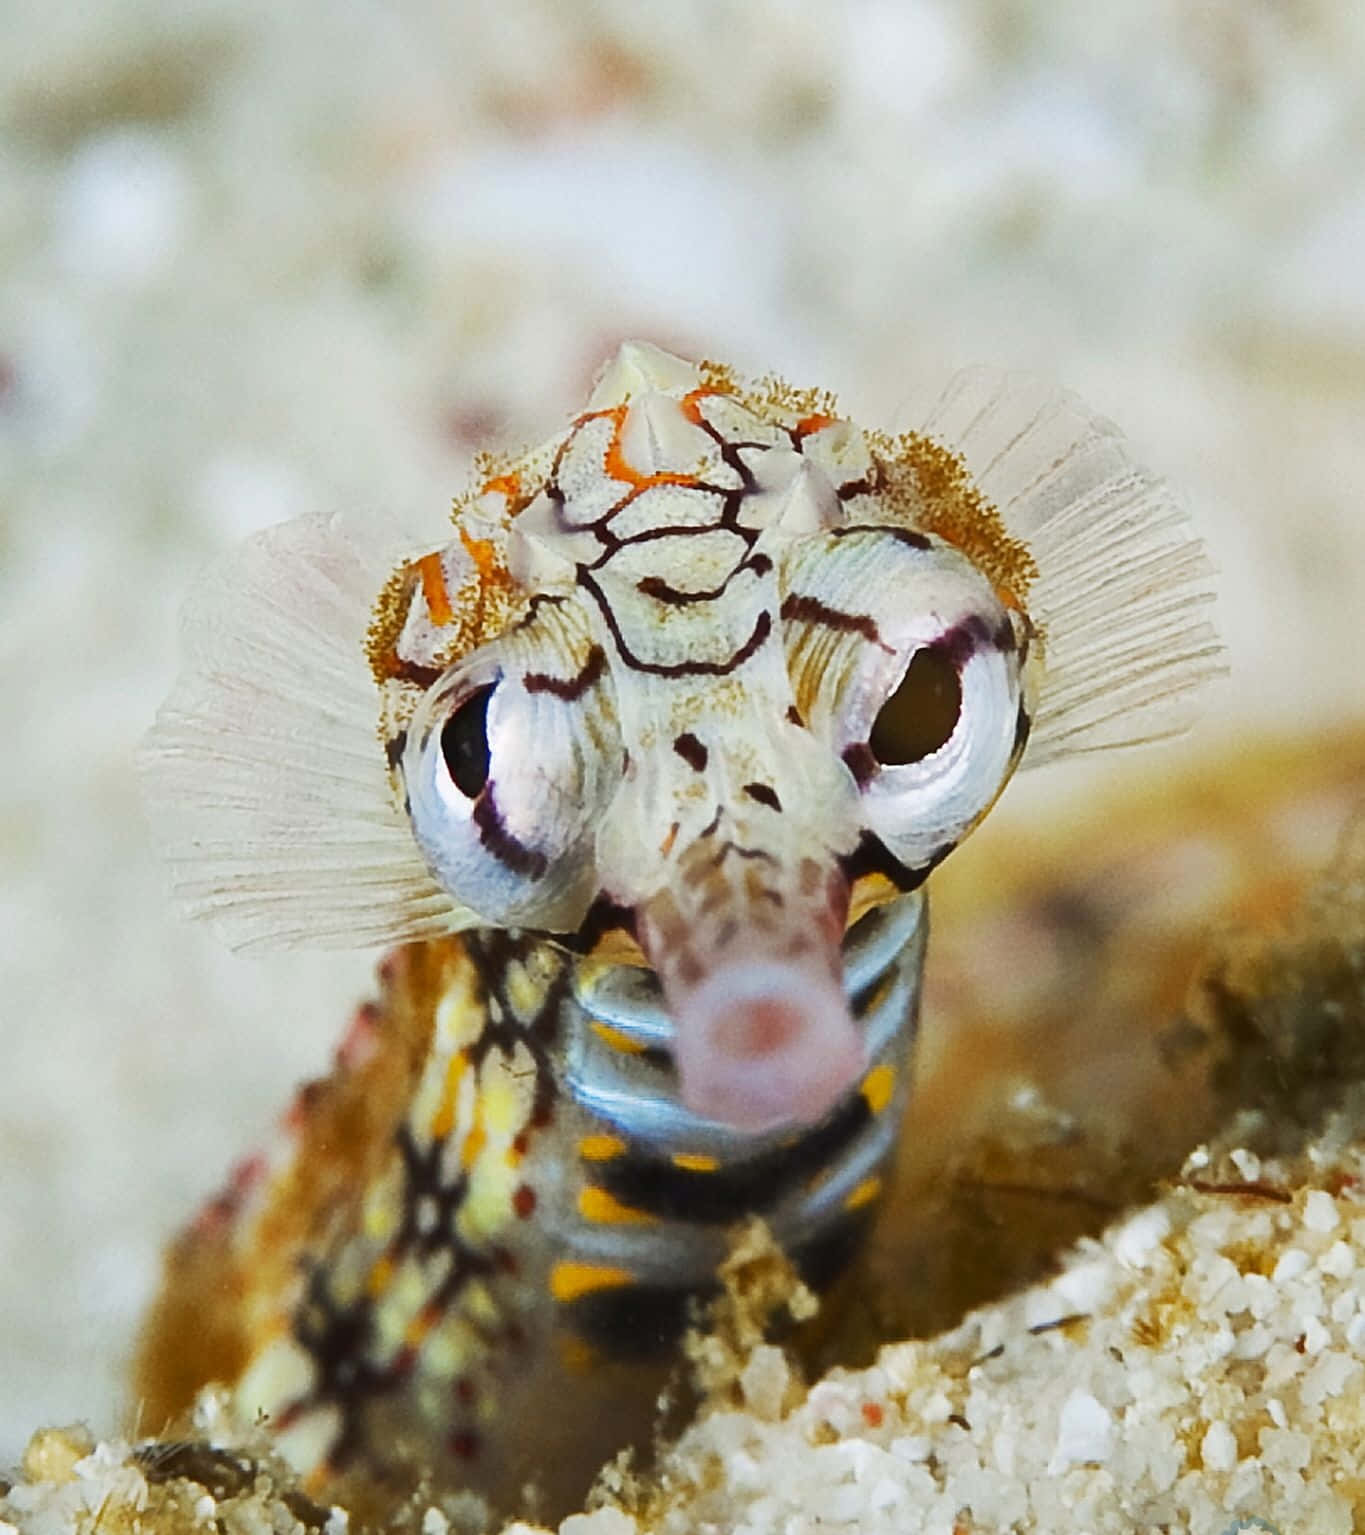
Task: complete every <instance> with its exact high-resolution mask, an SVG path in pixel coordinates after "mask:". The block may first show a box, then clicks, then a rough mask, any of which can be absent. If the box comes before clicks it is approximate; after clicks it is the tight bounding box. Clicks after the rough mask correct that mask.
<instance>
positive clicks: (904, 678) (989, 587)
mask: <svg viewBox="0 0 1365 1535" xmlns="http://www.w3.org/2000/svg"><path fill="white" fill-rule="evenodd" d="M783 575H784V577H785V581H786V588H787V595H786V596H785V598H784V621H785V631H784V643H785V646H786V650H787V665H788V671H789V674H790V675H791V678H792V684H793V690H794V693H795V696H796V700H797V706H798V709H799V711H800V713H801V716H802V718H803V719H804V720H805V721H806V722H807V723H808V726H809V728H810V729H811V730H812V731H813V732H814V733H815V734H816V735H817V736H819V737H823V738H824V739H825V740H827V741H828V742H829V743H830V745H831V746H832V747H833V749H834V751H835V752H836V753H837V754H838V755H839V756H840V758H841V759H842V760H843V762H844V763H845V764H846V766H847V767H848V769H849V771H850V773H851V774H852V776H853V779H854V781H855V782H856V784H857V788H858V793H859V796H860V800H861V804H862V816H863V821H864V824H865V826H866V829H867V830H868V831H869V832H871V833H873V834H874V835H875V836H876V837H877V838H878V839H879V840H880V842H881V843H882V844H883V846H884V847H885V848H886V849H887V850H888V851H889V852H890V853H891V855H892V856H893V857H894V858H895V859H896V860H897V861H898V862H900V863H902V864H903V865H904V866H905V867H906V868H907V869H910V870H913V871H916V872H918V871H922V870H925V869H928V868H930V867H932V866H933V865H934V864H935V863H937V862H938V861H939V860H940V859H941V858H942V857H943V856H944V855H945V854H946V853H947V852H948V850H949V849H950V848H952V847H953V846H954V845H955V844H956V843H957V842H958V841H960V840H961V838H962V837H964V836H965V835H966V834H967V832H968V831H970V830H971V828H972V827H973V826H974V825H976V823H977V821H979V820H980V819H981V817H982V816H983V815H984V814H985V813H986V811H987V810H988V809H989V808H990V806H991V805H992V804H993V803H994V802H995V799H996V796H997V795H998V794H999V793H1000V790H1001V789H1002V788H1003V787H1004V784H1005V782H1006V780H1007V779H1008V778H1009V776H1010V773H1011V772H1012V771H1013V769H1014V766H1015V764H1016V763H1017V761H1018V759H1019V755H1020V752H1021V750H1022V748H1023V743H1024V739H1025V737H1026V735H1027V731H1028V710H1027V706H1026V703H1025V696H1024V680H1023V669H1024V665H1025V661H1026V649H1027V645H1026V641H1027V636H1028V623H1027V620H1026V619H1025V618H1024V616H1023V615H1022V614H1021V613H1019V612H1018V611H1016V610H1014V609H1013V608H1009V607H1007V606H1006V604H1005V602H1004V601H1003V600H1002V598H1001V596H1000V595H999V593H998V592H997V591H996V589H995V587H994V585H993V584H992V582H991V581H990V579H989V578H988V577H987V576H986V575H985V574H984V573H983V572H982V571H981V570H980V569H979V568H978V567H977V566H976V565H975V564H974V563H973V562H972V561H971V560H970V559H968V558H967V556H966V555H965V554H963V553H962V551H961V550H959V549H957V548H954V547H953V546H951V545H949V544H947V543H946V542H944V541H943V540H940V539H938V538H935V537H933V536H931V535H928V534H919V533H909V534H907V533H906V531H905V530H904V529H893V528H879V527H866V528H852V529H848V530H845V531H843V532H840V533H831V534H828V535H825V536H824V537H823V538H820V537H816V538H813V539H810V540H808V541H806V542H805V543H803V544H800V545H797V546H796V547H795V548H794V549H793V550H792V552H791V554H790V555H789V557H788V560H787V563H786V565H785V567H784V571H783Z"/></svg>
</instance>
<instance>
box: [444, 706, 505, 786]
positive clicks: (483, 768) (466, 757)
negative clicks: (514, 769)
mask: <svg viewBox="0 0 1365 1535" xmlns="http://www.w3.org/2000/svg"><path fill="white" fill-rule="evenodd" d="M492 696H493V689H492V688H491V687H488V688H480V689H479V691H478V692H477V693H471V694H470V695H469V697H468V698H466V699H465V701H464V702H463V703H462V704H461V705H460V707H459V708H458V709H456V710H455V712H454V713H453V714H452V715H451V716H450V718H449V719H448V720H447V721H446V722H445V726H444V727H443V729H442V730H441V755H442V756H443V757H444V758H445V759H446V767H447V769H448V770H449V772H450V776H451V778H452V779H453V780H454V781H455V787H456V788H457V789H458V790H459V791H460V793H461V794H463V795H464V796H465V798H466V799H474V798H476V797H477V796H478V793H479V791H480V790H481V789H482V788H483V786H484V785H485V784H486V783H487V782H488V700H489V699H490V698H492Z"/></svg>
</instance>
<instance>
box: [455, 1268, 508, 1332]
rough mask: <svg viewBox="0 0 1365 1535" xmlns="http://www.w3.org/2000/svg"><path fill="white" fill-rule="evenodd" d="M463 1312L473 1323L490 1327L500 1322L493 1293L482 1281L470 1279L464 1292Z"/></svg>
mask: <svg viewBox="0 0 1365 1535" xmlns="http://www.w3.org/2000/svg"><path fill="white" fill-rule="evenodd" d="M464 1305H465V1311H466V1313H467V1314H468V1316H469V1317H470V1319H471V1320H472V1321H474V1322H483V1323H485V1324H488V1325H491V1324H492V1323H494V1322H498V1321H501V1320H502V1312H501V1311H500V1310H499V1309H498V1304H497V1302H496V1301H495V1300H494V1299H493V1292H492V1291H491V1290H490V1289H489V1288H488V1286H487V1285H486V1284H485V1283H484V1282H483V1280H482V1279H471V1280H470V1282H469V1283H468V1284H467V1285H466V1286H465V1291H464Z"/></svg>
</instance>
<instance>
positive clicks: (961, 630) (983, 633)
mask: <svg viewBox="0 0 1365 1535" xmlns="http://www.w3.org/2000/svg"><path fill="white" fill-rule="evenodd" d="M1016 643H1017V641H1016V640H1015V637H1014V625H1013V624H1012V623H1011V622H1010V620H1009V615H1008V614H1006V615H1005V617H1004V618H1003V619H1002V620H1001V621H1000V623H999V624H997V625H995V626H994V627H992V626H991V624H990V623H989V622H988V621H987V620H986V619H985V618H983V617H982V616H981V614H979V613H969V614H968V615H967V616H966V618H964V619H961V620H960V621H959V622H958V623H955V624H954V625H953V627H952V628H951V629H946V630H945V631H944V632H943V633H942V634H941V635H940V636H939V637H938V639H936V640H935V641H934V643H933V649H935V650H938V651H941V652H942V653H943V654H944V655H945V656H947V658H948V659H949V660H950V661H951V662H952V663H953V665H954V666H955V667H957V669H958V671H961V670H962V668H963V667H964V666H966V664H967V662H968V661H970V660H971V658H972V657H973V656H974V655H975V654H976V653H977V651H978V650H999V651H1003V652H1004V653H1005V654H1009V652H1010V651H1012V650H1013V649H1014V648H1015V645H1016Z"/></svg>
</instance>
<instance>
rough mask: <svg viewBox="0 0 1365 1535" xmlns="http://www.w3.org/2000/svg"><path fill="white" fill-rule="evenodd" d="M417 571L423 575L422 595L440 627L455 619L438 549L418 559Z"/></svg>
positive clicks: (429, 611) (435, 622) (432, 618)
mask: <svg viewBox="0 0 1365 1535" xmlns="http://www.w3.org/2000/svg"><path fill="white" fill-rule="evenodd" d="M417 571H418V574H419V575H420V576H421V577H422V596H423V597H425V598H426V603H427V612H428V613H430V614H431V621H432V623H434V624H435V625H436V627H437V628H438V629H440V628H444V627H445V625H446V624H448V623H451V622H453V621H454V618H455V610H454V609H453V608H452V607H451V606H450V593H449V592H448V591H447V590H446V573H445V571H444V569H443V568H442V566H441V555H440V552H439V551H437V552H435V553H433V554H424V555H423V556H422V558H421V559H420V560H418V561H417Z"/></svg>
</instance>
